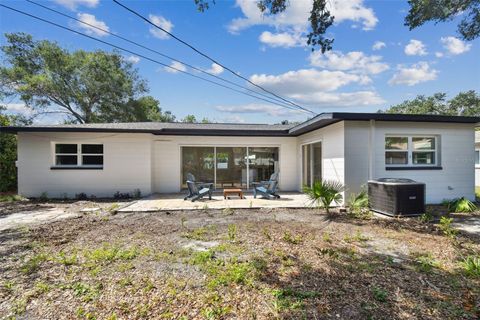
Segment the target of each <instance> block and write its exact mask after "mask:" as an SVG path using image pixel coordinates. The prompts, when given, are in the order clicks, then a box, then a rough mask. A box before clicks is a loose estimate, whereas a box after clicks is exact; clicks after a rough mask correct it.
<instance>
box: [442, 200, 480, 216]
mask: <svg viewBox="0 0 480 320" xmlns="http://www.w3.org/2000/svg"><path fill="white" fill-rule="evenodd" d="M443 205H444V206H446V207H447V209H448V212H466V213H468V212H474V211H476V210H477V206H476V205H475V204H474V203H473V202H472V201H470V200H468V199H467V198H465V197H461V198H456V199H453V200H446V201H444V202H443Z"/></svg>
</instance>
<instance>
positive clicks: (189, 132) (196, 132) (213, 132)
mask: <svg viewBox="0 0 480 320" xmlns="http://www.w3.org/2000/svg"><path fill="white" fill-rule="evenodd" d="M0 132H3V133H18V132H80V133H88V132H105V133H112V132H117V133H150V134H154V135H173V136H258V137H288V136H289V134H288V130H235V129H233V130H218V129H171V128H164V129H160V130H152V129H119V128H65V127H64V128H61V127H0Z"/></svg>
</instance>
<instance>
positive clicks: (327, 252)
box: [317, 248, 339, 258]
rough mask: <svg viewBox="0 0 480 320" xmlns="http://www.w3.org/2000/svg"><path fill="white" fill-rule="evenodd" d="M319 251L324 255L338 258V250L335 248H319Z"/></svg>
mask: <svg viewBox="0 0 480 320" xmlns="http://www.w3.org/2000/svg"><path fill="white" fill-rule="evenodd" d="M317 251H318V253H319V254H320V255H322V256H327V257H331V258H338V256H339V254H338V251H337V250H335V249H333V248H318V249H317Z"/></svg>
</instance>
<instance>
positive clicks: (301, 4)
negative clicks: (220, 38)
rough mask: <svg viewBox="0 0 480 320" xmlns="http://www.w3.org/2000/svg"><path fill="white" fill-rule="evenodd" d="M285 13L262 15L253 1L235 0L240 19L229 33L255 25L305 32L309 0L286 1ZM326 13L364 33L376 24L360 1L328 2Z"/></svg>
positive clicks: (371, 14) (229, 28) (231, 24)
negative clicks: (360, 29) (327, 11)
mask: <svg viewBox="0 0 480 320" xmlns="http://www.w3.org/2000/svg"><path fill="white" fill-rule="evenodd" d="M288 4H289V5H288V7H287V9H286V10H285V11H284V12H282V13H280V14H277V15H264V14H262V13H261V12H260V10H259V9H258V7H257V2H256V1H252V0H236V6H237V7H239V8H240V9H241V10H242V13H243V17H241V18H236V19H233V20H232V21H231V22H230V24H229V26H228V30H229V31H230V32H232V33H238V32H240V31H242V30H244V29H246V28H249V27H251V26H255V25H268V26H273V27H275V28H277V29H282V30H285V29H293V30H295V31H303V32H305V31H306V30H307V27H308V23H309V21H308V18H309V16H310V10H311V9H312V0H295V1H289V3H288ZM329 4H330V6H329V8H328V9H329V10H330V12H331V14H332V15H333V16H335V23H341V22H344V21H354V22H356V23H361V24H362V26H363V29H364V30H371V29H373V28H374V27H375V26H376V24H377V23H378V19H377V17H376V16H375V13H374V11H373V10H372V9H371V8H367V7H365V5H364V3H363V0H334V1H330V2H329Z"/></svg>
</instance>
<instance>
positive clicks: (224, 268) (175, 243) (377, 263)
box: [0, 205, 480, 319]
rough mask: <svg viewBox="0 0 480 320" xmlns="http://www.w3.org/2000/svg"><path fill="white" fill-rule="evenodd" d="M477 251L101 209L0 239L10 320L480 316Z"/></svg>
mask: <svg viewBox="0 0 480 320" xmlns="http://www.w3.org/2000/svg"><path fill="white" fill-rule="evenodd" d="M5 206H6V205H5ZM3 209H5V207H3V208H2V210H3ZM72 210H73V209H72ZM469 255H470V256H472V255H473V256H475V255H476V256H479V255H480V239H479V237H478V235H471V234H462V233H460V234H459V235H458V236H457V237H447V236H445V235H444V234H443V232H442V231H441V230H439V229H438V228H437V226H435V225H433V224H428V223H421V222H419V221H417V220H413V219H402V220H397V219H388V220H385V219H371V220H359V219H352V218H348V217H347V216H345V215H341V214H337V215H336V216H333V217H332V216H327V215H325V214H323V213H322V212H321V211H318V210H311V209H251V210H231V209H225V210H223V211H220V210H219V211H215V210H205V211H202V210H197V211H175V212H155V213H130V214H117V215H111V214H110V213H108V210H102V211H101V212H100V213H88V214H84V215H79V216H77V217H75V218H70V219H66V220H63V221H56V222H51V223H48V224H42V225H39V226H33V227H31V228H20V229H9V230H4V231H2V232H1V233H0V318H15V317H16V318H19V319H72V318H78V319H139V318H147V319H170V318H172V319H197V318H199V319H204V318H205V319H229V318H241V319H250V318H251V319H271V318H282V319H297V318H308V319H478V318H479V317H480V311H479V310H480V278H479V277H478V276H477V277H475V276H469V275H467V274H465V272H464V270H463V269H462V266H461V264H460V261H461V260H462V259H463V258H464V257H466V256H469Z"/></svg>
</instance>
